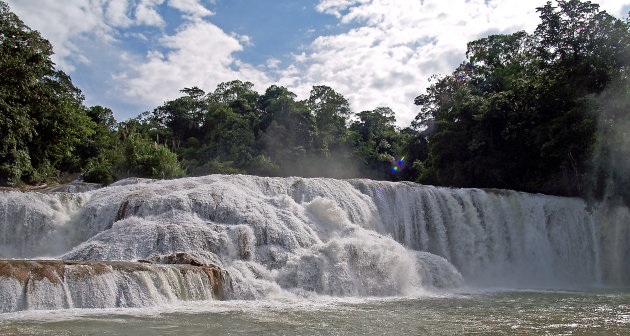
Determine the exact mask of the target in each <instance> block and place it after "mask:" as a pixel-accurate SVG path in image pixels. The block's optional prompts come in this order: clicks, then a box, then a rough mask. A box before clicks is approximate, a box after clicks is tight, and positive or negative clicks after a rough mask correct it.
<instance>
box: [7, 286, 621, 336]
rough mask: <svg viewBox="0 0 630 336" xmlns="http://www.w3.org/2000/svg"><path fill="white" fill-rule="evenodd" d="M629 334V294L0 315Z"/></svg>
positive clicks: (103, 324) (258, 329)
mask: <svg viewBox="0 0 630 336" xmlns="http://www.w3.org/2000/svg"><path fill="white" fill-rule="evenodd" d="M4 334H24V335H271V334H273V335H313V334H328V335H352V334H370V335H419V334H420V335H421V334H428V335H454V334H478V335H480V334H484V335H488V334H495V335H515V334H516V335H518V334H522V335H530V334H553V335H583V334H607V335H623V334H630V290H597V291H567V292H559V291H510V292H487V293H472V294H470V293H469V294H456V295H437V296H431V297H421V298H378V299H377V298H372V299H355V298H352V299H338V298H328V299H327V298H321V297H320V298H317V299H315V300H313V301H304V300H288V301H287V300H277V301H273V300H258V301H226V302H218V301H205V302H187V303H182V304H181V305H174V306H161V307H153V308H133V309H108V310H97V309H74V310H58V311H39V312H34V311H31V312H20V313H11V314H2V315H0V335H4Z"/></svg>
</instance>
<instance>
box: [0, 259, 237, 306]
mask: <svg viewBox="0 0 630 336" xmlns="http://www.w3.org/2000/svg"><path fill="white" fill-rule="evenodd" d="M226 283H228V284H229V278H228V275H227V273H226V272H225V271H223V270H220V269H218V268H212V267H206V266H199V265H197V266H195V265H192V264H177V265H161V264H146V263H138V262H123V261H102V262H101V261H80V262H79V261H63V260H1V261H0V313H4V312H13V311H20V310H37V309H67V308H116V307H145V306H152V305H156V304H168V303H174V302H177V301H194V300H212V299H218V300H221V299H224V298H225V295H226V290H225V285H226Z"/></svg>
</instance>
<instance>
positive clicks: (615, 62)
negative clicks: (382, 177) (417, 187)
mask: <svg viewBox="0 0 630 336" xmlns="http://www.w3.org/2000/svg"><path fill="white" fill-rule="evenodd" d="M557 3H558V6H557V7H554V6H553V5H552V4H551V2H549V3H547V4H546V5H545V6H543V7H541V8H538V11H539V13H540V18H541V21H542V22H541V23H540V24H539V26H538V28H537V29H536V32H535V33H534V34H533V35H528V34H527V33H525V32H517V33H514V34H511V35H493V36H489V37H487V38H483V39H480V40H477V41H473V42H471V43H469V44H468V51H467V60H466V62H464V63H462V64H461V65H460V66H459V67H458V68H457V69H456V70H455V71H454V72H453V74H452V75H449V76H445V77H442V78H434V81H435V82H434V83H433V84H432V85H431V86H430V87H429V88H428V90H427V93H426V94H423V95H420V96H418V97H417V98H416V101H415V102H416V104H418V105H420V106H421V113H420V114H418V116H417V117H416V120H415V122H414V126H415V127H416V128H421V127H423V125H426V124H428V123H429V122H431V120H434V121H433V123H434V125H435V128H434V130H432V134H431V136H430V137H429V140H428V143H429V155H428V157H427V160H426V161H424V162H423V165H422V167H420V166H418V167H419V168H418V169H420V170H422V171H423V173H421V174H422V176H421V180H422V181H423V182H430V183H436V184H443V185H451V186H463V187H472V186H475V187H499V188H510V189H519V190H526V191H535V192H546V193H554V194H564V195H584V194H585V193H586V188H587V186H588V181H587V180H588V178H587V176H588V172H589V162H590V160H591V159H590V158H591V157H592V153H593V148H594V144H595V143H596V139H597V133H596V131H597V121H598V115H597V109H596V108H595V100H594V97H595V96H596V95H597V94H600V93H601V92H602V91H603V90H604V89H605V88H607V87H608V86H609V85H610V83H611V82H613V81H614V80H615V78H619V76H620V74H621V73H622V72H623V69H625V67H627V64H626V63H625V62H627V61H628V59H629V58H628V57H627V56H628V55H629V54H628V53H629V52H630V34H629V28H628V25H627V24H626V23H624V22H622V21H620V20H617V19H615V18H613V17H612V16H610V15H608V14H606V13H605V12H600V11H599V10H598V6H597V5H594V4H591V3H589V2H581V1H578V0H570V1H558V2H557Z"/></svg>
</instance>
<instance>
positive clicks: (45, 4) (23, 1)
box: [8, 0, 113, 72]
mask: <svg viewBox="0 0 630 336" xmlns="http://www.w3.org/2000/svg"><path fill="white" fill-rule="evenodd" d="M8 3H9V6H10V7H11V10H12V11H13V12H14V13H16V14H17V15H18V16H19V17H20V18H21V19H22V20H23V21H24V22H25V23H26V24H27V25H28V26H29V27H31V28H32V29H36V30H38V31H39V32H40V33H41V34H42V36H43V37H44V38H46V39H48V40H49V41H50V42H51V43H52V45H53V48H54V52H55V55H53V57H52V59H53V61H54V62H55V63H56V64H57V65H59V66H60V67H61V68H62V69H64V70H65V71H69V72H70V71H73V70H74V65H75V64H77V63H83V62H85V60H86V58H85V55H83V54H82V51H81V49H80V48H79V47H78V46H77V44H76V43H75V41H73V40H72V38H73V37H75V36H78V35H81V34H88V33H89V34H90V35H92V36H94V37H96V38H98V39H100V40H104V41H111V40H112V39H113V37H112V35H111V33H112V30H111V28H110V27H109V26H107V25H106V24H105V22H104V15H103V10H102V4H103V1H101V0H67V1H40V0H19V1H18V0H9V1H8Z"/></svg>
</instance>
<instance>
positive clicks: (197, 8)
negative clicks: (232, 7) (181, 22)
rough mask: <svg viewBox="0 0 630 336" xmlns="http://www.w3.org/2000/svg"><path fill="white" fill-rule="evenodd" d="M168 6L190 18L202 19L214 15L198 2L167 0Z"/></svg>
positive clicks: (193, 0)
mask: <svg viewBox="0 0 630 336" xmlns="http://www.w3.org/2000/svg"><path fill="white" fill-rule="evenodd" d="M168 5H169V6H171V7H173V8H176V9H177V10H179V11H180V12H182V13H185V14H187V15H189V17H191V18H202V17H205V16H210V15H214V13H213V12H211V11H209V10H208V9H207V8H206V7H204V6H202V5H201V4H200V3H199V1H198V0H169V1H168Z"/></svg>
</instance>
